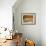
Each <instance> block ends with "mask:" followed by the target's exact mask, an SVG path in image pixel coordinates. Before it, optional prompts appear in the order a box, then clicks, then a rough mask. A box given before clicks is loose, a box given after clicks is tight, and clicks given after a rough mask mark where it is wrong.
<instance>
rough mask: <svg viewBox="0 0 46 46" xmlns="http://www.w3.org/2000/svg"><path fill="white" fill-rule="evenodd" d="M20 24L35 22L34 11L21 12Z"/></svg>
mask: <svg viewBox="0 0 46 46" xmlns="http://www.w3.org/2000/svg"><path fill="white" fill-rule="evenodd" d="M21 23H22V24H31V25H33V24H36V13H22V15H21Z"/></svg>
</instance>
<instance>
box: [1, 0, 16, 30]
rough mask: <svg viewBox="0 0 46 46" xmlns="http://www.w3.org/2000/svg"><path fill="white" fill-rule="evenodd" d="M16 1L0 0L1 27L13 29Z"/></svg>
mask: <svg viewBox="0 0 46 46" xmlns="http://www.w3.org/2000/svg"><path fill="white" fill-rule="evenodd" d="M15 2H16V0H0V27H7V28H9V29H12V6H13V5H14V3H15Z"/></svg>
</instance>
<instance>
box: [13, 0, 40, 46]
mask: <svg viewBox="0 0 46 46" xmlns="http://www.w3.org/2000/svg"><path fill="white" fill-rule="evenodd" d="M14 6H16V5H14ZM15 9H16V10H15ZM13 12H14V19H15V22H14V23H15V29H17V30H18V32H22V33H23V37H24V38H28V39H32V40H34V41H35V43H36V46H41V45H40V44H41V26H40V23H41V22H40V19H41V1H40V0H23V1H22V3H21V4H20V5H18V6H17V8H16V7H14V9H13ZM21 13H36V25H22V24H21Z"/></svg>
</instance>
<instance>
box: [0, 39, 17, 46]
mask: <svg viewBox="0 0 46 46" xmlns="http://www.w3.org/2000/svg"><path fill="white" fill-rule="evenodd" d="M0 46H16V44H15V39H13V40H6V42H4V43H3V44H2V45H0Z"/></svg>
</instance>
